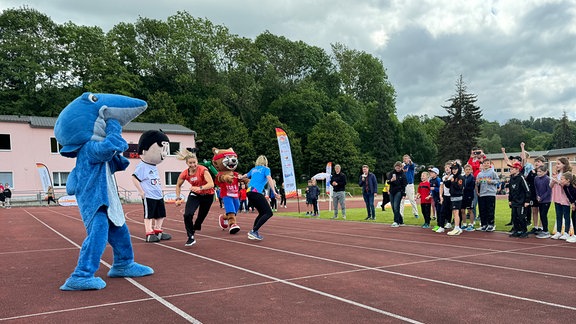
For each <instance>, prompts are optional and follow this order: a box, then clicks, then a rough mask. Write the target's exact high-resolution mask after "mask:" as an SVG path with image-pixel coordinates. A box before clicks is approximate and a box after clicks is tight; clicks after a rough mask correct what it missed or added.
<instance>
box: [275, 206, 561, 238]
mask: <svg viewBox="0 0 576 324" xmlns="http://www.w3.org/2000/svg"><path fill="white" fill-rule="evenodd" d="M303 207H304V208H302V209H301V212H300V213H296V212H281V211H280V210H279V211H277V212H275V213H274V215H278V216H291V217H299V218H310V216H305V214H306V207H305V206H303ZM418 209H420V206H418ZM404 214H405V217H404V224H406V225H422V224H423V223H424V218H423V217H422V212H420V213H419V215H420V217H419V218H418V219H416V218H414V216H413V215H412V207H410V206H406V207H405V208H404ZM366 215H367V214H366V208H346V221H363V222H376V223H385V224H392V223H393V222H394V215H393V214H392V208H386V211H382V210H381V209H380V208H376V220H374V221H365V220H364V218H366ZM332 216H334V211H328V210H320V218H323V219H329V218H332ZM338 216H339V217H342V213H341V212H339V213H338ZM339 220H341V218H339ZM509 221H510V207H508V200H506V199H497V200H496V215H495V224H496V230H497V231H509V230H510V226H505V224H507V223H508V222H509ZM555 222H556V211H555V210H554V204H552V205H551V206H550V210H549V211H548V230H549V231H550V232H552V230H553V226H554V224H555ZM479 224H480V219H479V218H478V219H477V220H476V227H479V226H480V225H479ZM431 225H432V226H434V225H436V221H435V220H432V222H431ZM529 229H530V227H529Z"/></svg>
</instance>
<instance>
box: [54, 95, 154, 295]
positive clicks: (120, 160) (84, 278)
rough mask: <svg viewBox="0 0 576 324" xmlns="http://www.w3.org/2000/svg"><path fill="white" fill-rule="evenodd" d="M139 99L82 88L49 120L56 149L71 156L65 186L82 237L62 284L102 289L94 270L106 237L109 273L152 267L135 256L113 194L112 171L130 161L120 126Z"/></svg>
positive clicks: (139, 108)
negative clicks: (73, 160)
mask: <svg viewBox="0 0 576 324" xmlns="http://www.w3.org/2000/svg"><path fill="white" fill-rule="evenodd" d="M146 108H147V104H146V102H145V101H143V100H139V99H134V98H130V97H126V96H121V95H114V94H93V93H84V94H83V95H82V96H80V97H78V98H76V99H75V100H74V101H72V102H71V103H70V104H69V105H68V106H67V107H66V108H64V110H62V112H61V113H60V115H59V116H58V119H57V120H56V125H55V126H54V134H55V136H56V140H57V141H58V143H60V144H61V145H62V146H63V147H62V149H61V150H60V154H62V155H63V156H65V157H70V158H76V167H75V168H74V169H73V170H72V172H70V175H69V176H68V181H67V183H66V191H67V193H68V194H70V195H76V200H77V201H78V207H79V209H80V214H81V216H82V221H83V222H84V226H85V227H86V233H87V236H86V239H85V240H84V242H83V243H82V249H81V250H80V255H79V257H78V265H77V266H76V269H75V270H74V272H73V273H72V275H71V276H70V278H68V279H67V280H66V282H65V283H64V285H62V286H61V287H60V289H61V290H91V289H102V288H104V287H106V283H105V282H104V280H102V279H101V278H99V277H94V274H95V273H96V271H97V270H98V267H99V266H100V257H101V256H102V253H104V249H105V248H106V243H107V242H108V243H110V245H111V246H112V250H113V254H114V262H113V264H112V268H111V269H110V271H109V272H108V276H109V277H142V276H147V275H151V274H153V273H154V270H152V268H150V267H147V266H144V265H141V264H138V263H136V262H134V253H133V250H132V243H131V241H130V233H129V232H128V227H127V226H126V220H125V218H124V212H123V210H122V204H121V203H120V198H119V197H118V191H117V187H116V181H115V179H114V172H116V171H123V170H125V169H126V167H127V166H128V165H129V161H128V160H127V159H126V158H125V157H123V156H122V152H124V151H125V150H126V149H127V148H128V144H127V143H126V141H125V140H124V139H123V138H122V126H124V125H126V124H127V123H128V122H130V121H131V120H132V119H134V118H136V117H137V116H138V115H140V114H141V113H142V112H143V111H144V110H146Z"/></svg>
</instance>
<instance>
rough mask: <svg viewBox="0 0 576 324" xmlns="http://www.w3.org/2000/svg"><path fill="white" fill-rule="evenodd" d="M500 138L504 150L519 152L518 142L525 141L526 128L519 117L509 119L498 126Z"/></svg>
mask: <svg viewBox="0 0 576 324" xmlns="http://www.w3.org/2000/svg"><path fill="white" fill-rule="evenodd" d="M500 138H501V139H502V147H504V148H505V149H506V152H519V151H520V143H522V142H526V138H527V136H526V128H525V127H524V125H522V122H521V121H520V120H519V119H516V118H512V119H509V120H508V121H507V122H506V123H505V124H504V125H502V127H501V128H500Z"/></svg>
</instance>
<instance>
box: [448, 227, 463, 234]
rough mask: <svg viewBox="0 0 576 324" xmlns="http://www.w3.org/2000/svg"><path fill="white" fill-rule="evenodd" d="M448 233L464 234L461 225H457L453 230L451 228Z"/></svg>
mask: <svg viewBox="0 0 576 324" xmlns="http://www.w3.org/2000/svg"><path fill="white" fill-rule="evenodd" d="M447 234H448V235H450V236H453V235H460V234H462V230H461V229H460V228H459V227H456V228H454V229H453V230H451V231H450V232H448V233H447Z"/></svg>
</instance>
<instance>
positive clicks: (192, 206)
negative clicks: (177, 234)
mask: <svg viewBox="0 0 576 324" xmlns="http://www.w3.org/2000/svg"><path fill="white" fill-rule="evenodd" d="M213 202H214V195H196V194H194V195H192V192H191V194H190V195H188V201H187V202H186V208H185V209H184V226H185V227H186V235H188V237H191V236H193V235H194V233H195V232H196V231H200V230H202V222H204V219H205V218H206V216H207V215H208V212H209V211H210V207H211V206H212V203H213ZM198 207H200V209H199V210H198V217H196V222H193V221H192V218H193V217H194V213H195V212H196V209H198Z"/></svg>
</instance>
